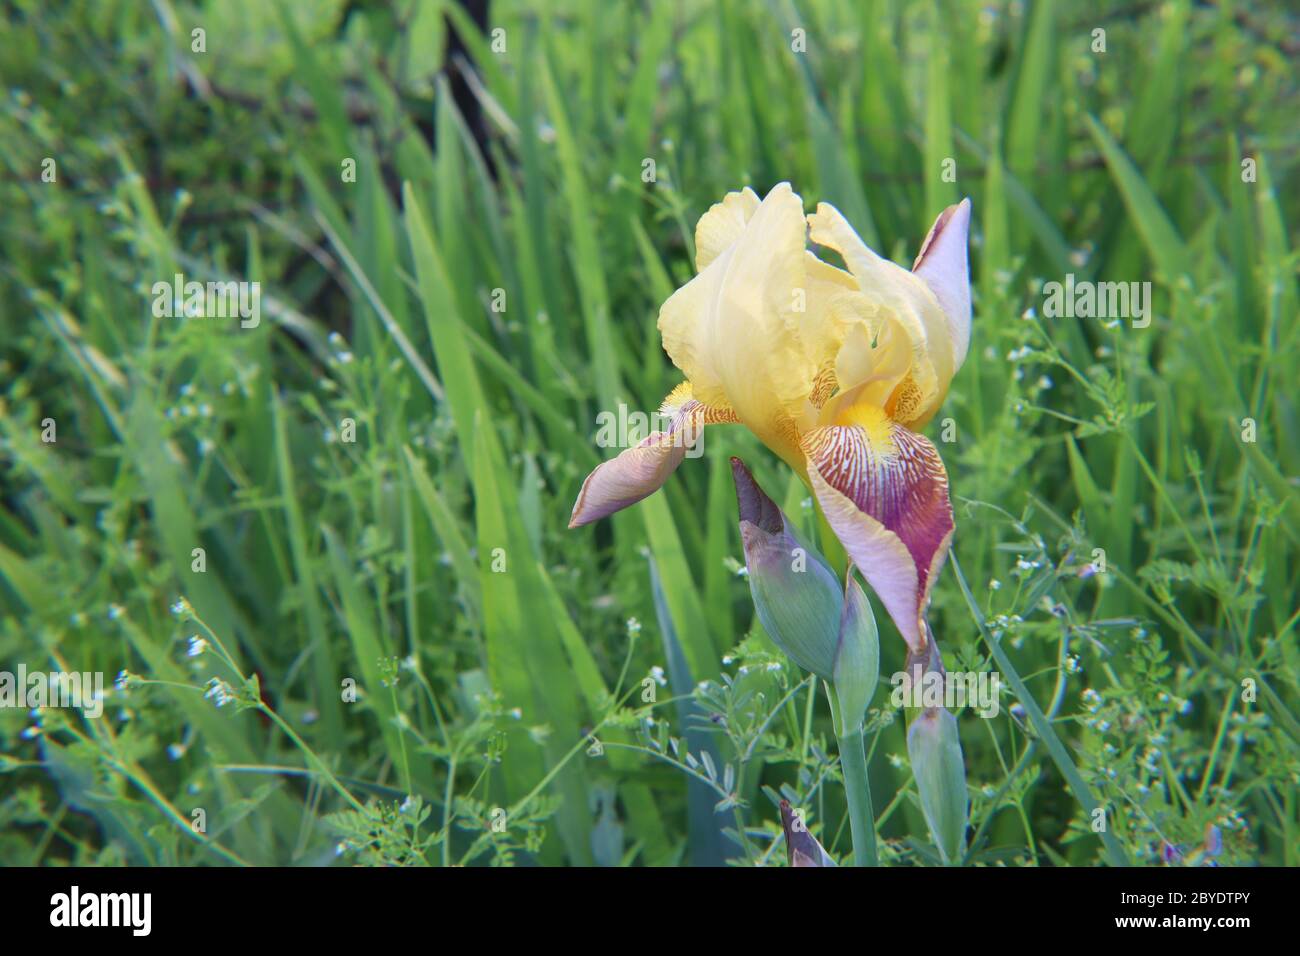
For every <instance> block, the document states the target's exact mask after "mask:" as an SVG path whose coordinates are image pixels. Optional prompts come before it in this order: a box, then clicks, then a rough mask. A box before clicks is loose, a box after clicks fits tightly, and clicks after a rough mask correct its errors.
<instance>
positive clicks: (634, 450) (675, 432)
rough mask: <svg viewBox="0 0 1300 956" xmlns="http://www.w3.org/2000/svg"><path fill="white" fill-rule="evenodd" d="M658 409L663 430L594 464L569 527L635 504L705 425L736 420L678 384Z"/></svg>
mask: <svg viewBox="0 0 1300 956" xmlns="http://www.w3.org/2000/svg"><path fill="white" fill-rule="evenodd" d="M660 413H661V414H662V415H665V416H667V417H668V418H669V423H668V429H667V430H666V431H656V432H653V433H651V434H650V435H649V436H648V437H647V438H645V439H643V440H642V441H641V442H639V443H638V444H636V445H634V446H633V447H631V448H628V449H625V450H624V451H622V452H621V453H619V455H618V456H617V457H616V458H613V459H611V460H609V461H607V462H604V463H603V464H600V465H597V466H596V469H595V470H594V471H592V473H591V474H589V475H588V476H587V480H586V481H584V482H583V483H582V490H581V491H579V492H578V500H577V502H575V503H574V505H573V514H572V516H571V517H570V518H569V527H570V528H577V527H580V526H581V525H584V524H590V523H591V522H593V521H597V520H599V519H601V518H604V517H605V516H607V515H611V514H613V513H614V512H615V511H621V510H622V509H623V508H626V507H627V506H628V505H634V504H636V503H637V502H638V501H640V500H641V499H642V498H645V497H648V496H649V495H651V494H653V493H654V492H656V491H658V490H659V488H660V487H662V485H663V483H664V482H665V481H667V480H668V476H669V475H671V474H672V473H673V472H674V471H676V470H677V466H678V465H680V464H681V463H682V459H683V458H684V457H686V452H687V450H689V449H690V448H692V447H694V445H695V443H696V441H698V440H699V437H700V430H701V429H702V428H703V427H704V426H705V425H715V424H730V423H735V422H736V421H737V419H736V417H735V414H734V413H733V412H732V411H731V409H730V408H727V407H726V406H722V407H719V406H716V405H706V404H705V403H703V402H701V401H699V400H698V399H697V398H695V397H694V395H693V393H692V390H691V385H690V383H689V382H683V383H682V384H681V385H679V386H678V387H677V388H675V389H673V391H672V392H671V393H670V394H669V395H668V397H667V398H666V399H665V400H664V403H663V406H662V407H661V408H660Z"/></svg>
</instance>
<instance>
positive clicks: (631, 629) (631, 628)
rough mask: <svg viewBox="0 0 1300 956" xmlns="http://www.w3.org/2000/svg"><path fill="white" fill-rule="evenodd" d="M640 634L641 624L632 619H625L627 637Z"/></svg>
mask: <svg viewBox="0 0 1300 956" xmlns="http://www.w3.org/2000/svg"><path fill="white" fill-rule="evenodd" d="M640 633H641V622H640V621H638V620H637V619H636V618H634V617H629V618H628V619H627V636H628V637H632V636H633V635H635V634H640Z"/></svg>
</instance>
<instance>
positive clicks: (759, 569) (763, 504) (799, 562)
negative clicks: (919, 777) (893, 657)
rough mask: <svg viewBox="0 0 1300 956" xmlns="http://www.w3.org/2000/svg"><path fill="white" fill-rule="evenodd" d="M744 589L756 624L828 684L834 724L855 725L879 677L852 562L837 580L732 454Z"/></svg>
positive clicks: (871, 619)
mask: <svg viewBox="0 0 1300 956" xmlns="http://www.w3.org/2000/svg"><path fill="white" fill-rule="evenodd" d="M731 468H732V474H733V476H734V477H735V480H736V497H737V500H738V501H739V503H740V537H741V541H742V542H743V543H744V547H745V564H746V566H747V567H748V568H749V589H750V593H751V594H752V595H753V597H754V610H755V612H756V613H757V614H758V619H759V621H760V622H762V624H763V629H764V630H766V631H767V633H768V636H769V637H771V638H772V641H773V642H774V643H775V644H776V646H777V647H779V648H780V649H781V650H782V651H783V652H784V653H785V655H786V656H787V657H789V658H790V660H792V661H794V662H795V663H796V664H797V665H798V666H800V667H802V668H803V669H804V670H807V671H811V672H812V673H813V674H816V675H817V676H818V677H820V678H821V679H822V680H824V681H826V682H827V683H830V684H833V685H834V687H835V699H836V702H837V703H836V708H835V710H836V714H835V721H836V725H837V727H836V732H837V733H852V732H853V731H856V730H860V729H861V728H862V720H863V715H864V714H865V713H866V710H867V705H868V704H869V703H870V701H871V697H872V695H873V694H874V693H875V690H876V683H877V681H878V680H879V677H880V638H879V635H878V633H877V631H876V618H875V615H873V614H872V612H871V602H870V601H868V599H867V595H866V592H865V591H863V590H862V587H861V585H859V584H858V582H857V580H856V579H855V578H854V577H853V572H852V568H850V570H849V574H848V575H847V576H846V577H845V580H844V584H843V585H841V584H840V582H839V580H838V578H837V577H836V575H835V572H834V571H832V570H831V567H830V565H829V564H828V563H827V562H826V559H825V558H823V557H822V556H821V554H820V553H818V552H817V550H816V549H815V548H812V547H809V546H808V545H807V544H805V543H804V542H803V540H802V539H801V538H800V536H799V535H798V533H797V532H796V531H795V530H794V526H793V525H792V524H791V522H790V521H789V519H788V518H786V516H785V515H784V514H783V513H782V511H781V509H780V508H778V507H777V505H776V502H774V501H773V500H772V499H771V498H769V497H768V496H767V495H766V494H764V492H763V489H762V488H760V487H759V486H758V482H756V481H754V476H753V475H752V474H750V472H749V469H748V468H746V467H745V464H744V462H742V461H741V460H740V459H739V458H733V459H731Z"/></svg>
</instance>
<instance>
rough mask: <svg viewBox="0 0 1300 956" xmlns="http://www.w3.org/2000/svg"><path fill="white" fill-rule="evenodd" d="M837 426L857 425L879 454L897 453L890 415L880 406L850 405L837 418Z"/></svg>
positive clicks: (835, 422)
mask: <svg viewBox="0 0 1300 956" xmlns="http://www.w3.org/2000/svg"><path fill="white" fill-rule="evenodd" d="M833 424H835V425H857V426H858V427H860V428H861V429H862V430H863V431H864V432H865V433H866V436H867V441H868V442H869V443H870V444H871V447H872V448H873V449H875V451H876V452H877V454H879V455H882V456H890V455H893V454H894V452H895V448H894V439H893V434H892V425H891V423H890V419H889V415H887V414H886V413H885V410H884V409H883V408H881V407H880V406H878V405H871V404H867V403H865V402H864V403H861V404H856V405H850V406H849V407H848V408H845V409H844V410H843V411H841V412H840V413H839V414H838V415H836V416H835V421H834V422H833Z"/></svg>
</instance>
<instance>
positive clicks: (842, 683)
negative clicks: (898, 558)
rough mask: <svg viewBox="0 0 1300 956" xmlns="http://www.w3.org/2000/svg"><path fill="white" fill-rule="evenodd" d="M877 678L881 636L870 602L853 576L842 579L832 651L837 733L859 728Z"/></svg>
mask: <svg viewBox="0 0 1300 956" xmlns="http://www.w3.org/2000/svg"><path fill="white" fill-rule="evenodd" d="M879 679H880V636H879V634H878V633H877V631H876V617H875V615H874V614H872V613H871V602H870V601H868V600H867V595H866V592H865V591H863V590H862V586H861V585H860V584H858V582H857V579H856V578H854V576H853V568H852V567H850V568H849V573H848V574H847V575H845V578H844V610H843V613H842V614H841V615H840V633H839V640H838V642H837V644H836V648H835V676H834V683H835V696H836V698H837V700H838V703H839V714H837V715H836V719H837V720H838V721H839V723H840V726H839V727H838V728H837V733H839V734H851V733H854V732H855V731H858V730H861V729H862V719H863V717H864V715H865V714H866V712H867V705H868V704H870V703H871V698H872V695H874V694H875V692H876V683H877V682H878V681H879Z"/></svg>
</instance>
